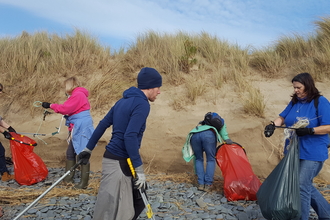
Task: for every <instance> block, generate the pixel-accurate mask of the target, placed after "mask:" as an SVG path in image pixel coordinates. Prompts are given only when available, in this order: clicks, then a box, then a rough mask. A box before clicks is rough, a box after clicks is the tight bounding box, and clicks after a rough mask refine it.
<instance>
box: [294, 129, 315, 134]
mask: <svg viewBox="0 0 330 220" xmlns="http://www.w3.org/2000/svg"><path fill="white" fill-rule="evenodd" d="M296 134H297V135H298V136H305V135H308V134H314V128H298V129H296Z"/></svg>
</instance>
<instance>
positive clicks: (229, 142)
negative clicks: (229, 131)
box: [225, 138, 233, 144]
mask: <svg viewBox="0 0 330 220" xmlns="http://www.w3.org/2000/svg"><path fill="white" fill-rule="evenodd" d="M225 142H226V144H233V141H232V140H231V139H230V138H228V139H227V140H225Z"/></svg>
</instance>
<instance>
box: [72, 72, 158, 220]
mask: <svg viewBox="0 0 330 220" xmlns="http://www.w3.org/2000/svg"><path fill="white" fill-rule="evenodd" d="M137 84H138V87H137V88H136V87H131V88H129V89H127V90H126V91H124V93H123V97H122V98H121V99H120V100H119V101H117V102H116V104H115V105H114V106H113V107H112V108H111V109H110V111H109V112H108V113H107V115H106V116H105V117H104V118H103V119H102V120H101V121H100V122H99V124H98V126H97V127H96V129H95V131H94V133H93V135H92V137H91V138H90V140H89V142H88V144H87V145H86V148H85V149H84V150H83V152H81V153H80V154H79V155H78V158H79V159H78V160H81V161H82V163H83V164H87V163H88V160H89V158H90V156H91V152H92V150H93V149H94V147H95V146H96V144H97V142H98V140H99V139H100V138H101V137H102V135H103V134H104V132H105V130H106V129H107V128H109V127H110V126H111V125H112V126H113V127H112V137H111V139H110V142H109V143H108V145H107V146H106V147H105V152H104V155H103V160H102V178H101V182H100V188H99V192H98V195H97V200H96V204H95V210H94V217H93V219H97V220H99V219H102V220H103V219H109V220H110V219H111V220H115V219H118V220H131V219H137V217H138V216H139V215H140V213H141V212H142V211H143V209H144V208H145V205H144V203H143V200H142V198H141V196H140V194H139V189H141V191H144V190H145V188H146V177H145V174H144V170H143V163H142V160H141V156H140V153H139V149H140V145H141V140H142V137H143V132H144V130H145V128H146V120H147V117H148V115H149V112H150V104H149V101H150V102H153V101H155V100H156V97H157V95H158V94H160V87H161V86H162V77H161V75H160V74H159V73H158V71H157V70H155V69H154V68H150V67H144V68H142V69H141V70H140V72H139V74H138V76H137ZM127 158H130V159H131V161H132V164H133V167H134V168H135V171H136V175H137V178H138V180H137V181H134V182H133V181H132V174H131V171H130V169H129V166H128V164H127Z"/></svg>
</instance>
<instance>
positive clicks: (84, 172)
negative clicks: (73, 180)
mask: <svg viewBox="0 0 330 220" xmlns="http://www.w3.org/2000/svg"><path fill="white" fill-rule="evenodd" d="M89 170H90V164H86V165H81V179H80V183H78V184H77V185H75V186H74V187H75V188H77V189H85V188H87V186H88V180H89Z"/></svg>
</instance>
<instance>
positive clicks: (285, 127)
mask: <svg viewBox="0 0 330 220" xmlns="http://www.w3.org/2000/svg"><path fill="white" fill-rule="evenodd" d="M275 128H287V129H293V130H297V129H298V128H292V127H287V126H275Z"/></svg>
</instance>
